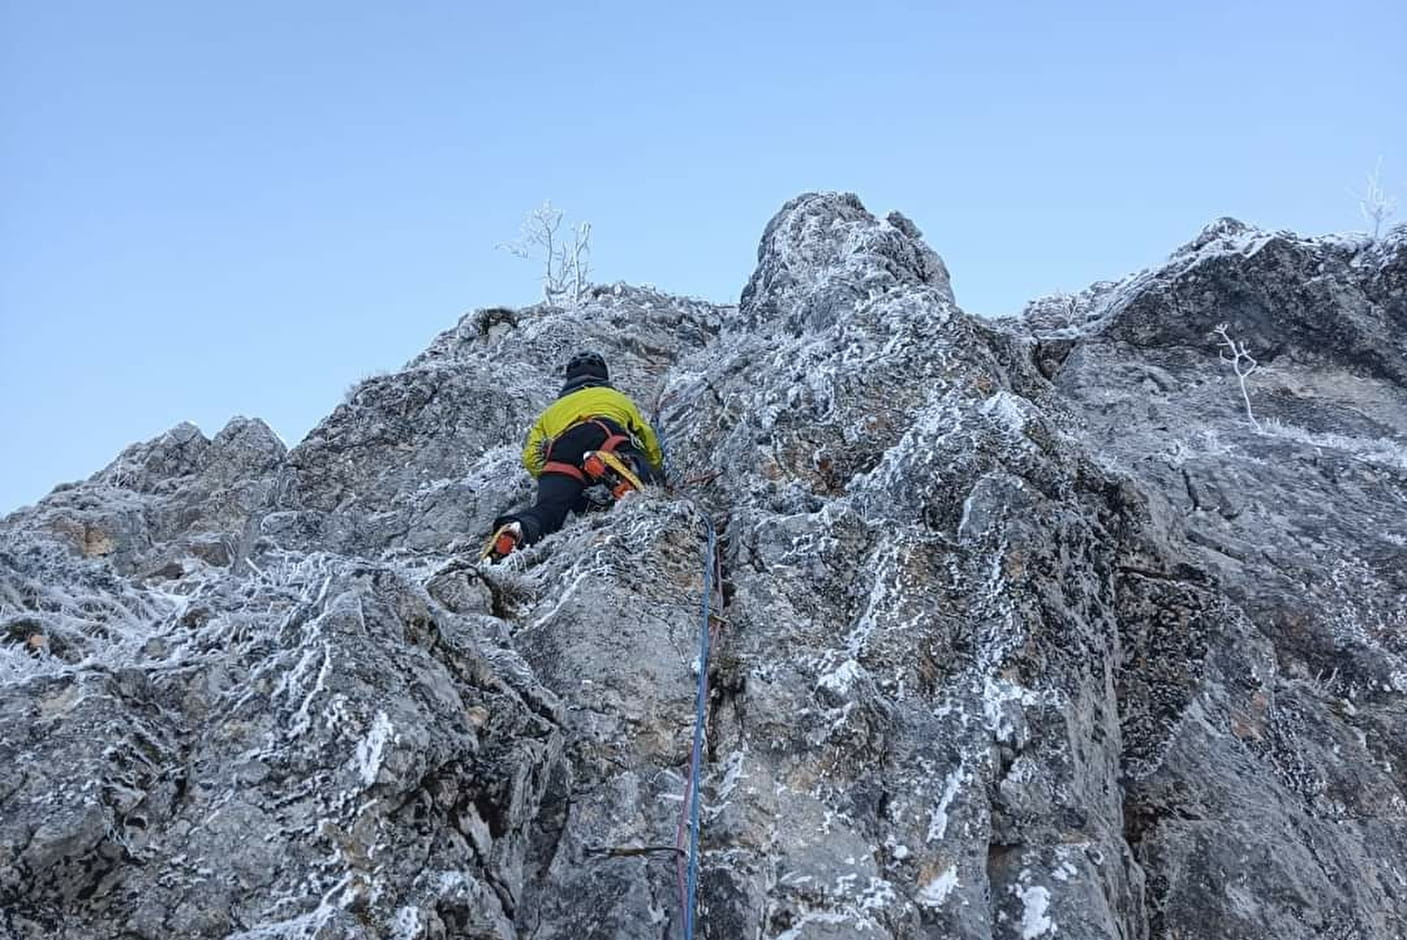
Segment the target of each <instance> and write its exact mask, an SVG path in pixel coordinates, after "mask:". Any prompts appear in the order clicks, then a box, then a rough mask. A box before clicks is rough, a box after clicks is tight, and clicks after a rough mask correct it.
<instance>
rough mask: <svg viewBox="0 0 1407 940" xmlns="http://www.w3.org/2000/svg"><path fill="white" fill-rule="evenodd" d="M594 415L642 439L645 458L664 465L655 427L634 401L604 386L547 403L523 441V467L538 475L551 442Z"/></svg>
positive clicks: (593, 387) (656, 466) (658, 465)
mask: <svg viewBox="0 0 1407 940" xmlns="http://www.w3.org/2000/svg"><path fill="white" fill-rule="evenodd" d="M592 418H606V419H608V420H610V421H614V422H615V423H616V424H618V425H620V426H621V427H623V428H625V430H626V431H627V432H629V433H630V434H632V435H634V437H635V439H636V440H638V441H639V442H640V449H641V450H642V451H643V452H644V454H645V459H647V460H648V461H650V464H651V465H652V466H654V468H655V469H656V470H659V469H662V468H663V465H664V454H663V453H662V452H661V451H660V442H659V438H657V437H655V429H654V428H652V427H650V422H648V421H646V420H645V419H644V418H643V417H641V415H640V409H639V408H636V407H635V402H633V401H631V400H630V399H629V398H628V397H627V396H625V395H623V394H622V393H620V392H618V391H616V390H615V389H613V388H609V387H607V386H604V385H593V386H589V387H587V388H583V389H578V390H577V391H575V392H572V393H570V394H568V395H563V396H562V397H561V398H559V399H557V400H556V401H554V402H553V403H552V404H550V405H548V406H547V408H546V409H545V410H544V411H543V412H542V414H540V415H538V416H537V420H536V421H534V422H533V426H532V428H531V429H530V430H529V431H528V439H527V440H526V441H525V442H524V443H523V466H525V467H527V468H528V472H529V473H531V474H532V475H533V476H537V475H538V474H539V473H541V472H542V465H543V464H544V463H546V462H547V449H548V448H549V447H551V446H552V442H553V441H554V440H556V439H557V438H558V437H560V436H561V435H562V434H564V433H566V430H567V428H570V427H572V426H573V425H576V424H580V423H581V422H583V421H589V420H591V419H592Z"/></svg>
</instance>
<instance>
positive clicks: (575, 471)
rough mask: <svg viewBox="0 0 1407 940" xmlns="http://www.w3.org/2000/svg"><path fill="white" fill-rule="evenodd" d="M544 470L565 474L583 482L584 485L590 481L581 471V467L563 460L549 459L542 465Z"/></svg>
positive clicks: (545, 471)
mask: <svg viewBox="0 0 1407 940" xmlns="http://www.w3.org/2000/svg"><path fill="white" fill-rule="evenodd" d="M542 472H543V473H561V474H565V475H566V476H569V477H571V478H572V479H573V480H576V481H577V482H578V483H581V484H583V485H584V484H586V483H587V482H588V481H587V479H586V474H584V473H582V472H581V468H580V467H578V466H576V465H575V464H569V463H565V462H563V461H561V460H549V461H547V463H545V464H543V465H542Z"/></svg>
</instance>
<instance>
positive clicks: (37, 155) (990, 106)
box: [0, 0, 1407, 512]
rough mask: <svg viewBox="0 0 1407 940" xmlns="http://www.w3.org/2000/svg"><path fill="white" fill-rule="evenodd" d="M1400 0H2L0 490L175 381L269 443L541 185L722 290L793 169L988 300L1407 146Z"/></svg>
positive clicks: (428, 317) (438, 313)
mask: <svg viewBox="0 0 1407 940" xmlns="http://www.w3.org/2000/svg"><path fill="white" fill-rule="evenodd" d="M1404 9H1407V4H1403V3H1402V2H1401V0H1381V2H1353V0H1350V2H1347V3H1339V4H1332V5H1331V4H1327V3H1323V2H1316V3H1313V4H1309V3H1304V2H1300V0H1288V2H1282V3H1279V4H1269V3H1236V2H1231V3H1226V2H1220V0H1218V2H1206V0H1190V2H1178V3H1160V4H1157V5H1156V6H1151V5H1146V4H1139V3H1128V2H1121V3H1113V2H1110V3H1075V2H1064V3H1046V2H1041V3H1018V4H994V3H970V4H954V3H937V2H926V3H908V4H900V3H886V2H870V3H863V4H855V3H848V2H847V3H838V2H831V0H808V2H802V3H787V4H779V3H766V4H757V5H754V4H751V3H748V4H741V3H736V4H735V3H726V2H710V3H706V4H688V5H684V4H664V3H659V2H652V3H636V4H624V3H607V4H592V3H571V4H568V3H538V4H532V3H526V4H523V3H492V4H489V3H475V2H467V0H463V2H420V3H414V2H411V3H369V2H348V0H340V2H336V3H330V2H329V3H314V2H296V3H289V2H283V0H280V2H263V0H257V2H244V0H241V2H237V3H235V2H230V3H189V2H184V0H183V2H166V3H154V2H122V3H109V2H102V0H91V2H85V3H71V2H63V0H30V2H21V3H16V2H12V0H0V186H2V187H3V202H2V203H0V361H2V363H3V368H0V441H3V444H0V451H2V452H3V454H4V459H3V460H0V512H4V511H8V510H10V509H13V508H15V507H17V506H19V505H20V504H22V503H26V502H31V501H33V500H35V499H37V498H38V497H40V496H41V495H43V494H44V493H45V492H47V491H48V489H49V488H50V487H51V486H52V485H54V484H56V483H59V482H61V481H64V480H71V479H77V478H81V477H84V476H86V475H88V474H90V473H92V472H93V471H95V470H97V469H99V468H100V467H101V466H103V465H104V464H105V463H107V461H108V460H110V459H111V458H112V457H113V456H114V455H115V454H116V453H117V451H118V450H119V449H120V448H121V447H122V446H124V445H125V444H127V443H128V442H130V441H133V440H138V439H144V438H147V437H151V436H153V435H156V434H158V433H160V432H161V431H162V430H164V429H165V428H167V427H169V426H171V425H172V424H175V423H176V422H178V421H181V420H193V421H195V422H196V423H198V424H199V425H200V426H201V427H202V428H203V429H204V430H205V431H206V433H207V434H214V433H215V432H216V431H218V430H219V429H220V427H221V426H223V424H224V422H225V421H226V420H227V419H228V418H229V417H231V416H232V415H235V414H246V415H255V416H260V417H263V418H264V419H265V420H267V421H268V422H269V423H270V424H271V425H272V426H273V427H274V429H275V430H276V431H278V432H279V433H280V434H281V435H282V436H283V437H284V439H285V440H286V441H287V442H288V443H289V444H294V443H296V442H297V441H298V440H299V438H301V437H302V435H303V434H304V433H306V432H307V431H308V429H309V428H310V427H311V426H312V425H313V424H315V423H316V422H317V420H318V419H319V418H320V417H321V416H322V415H324V414H326V413H327V412H328V411H330V410H331V409H332V408H333V407H334V406H335V405H336V404H337V402H338V401H339V400H340V398H341V396H342V394H343V392H344V390H345V389H346V387H347V386H348V385H349V384H350V383H352V382H353V381H354V380H356V379H357V378H359V377H360V376H362V375H364V374H366V373H368V372H372V371H376V370H382V369H390V368H395V367H397V366H399V365H400V364H401V363H402V362H404V361H405V360H406V359H408V358H410V357H411V356H412V355H414V354H415V353H416V352H418V351H419V350H420V349H421V348H422V347H423V346H424V345H425V344H426V343H427V342H428V341H429V339H430V338H431V337H432V336H433V335H434V334H435V333H436V332H438V331H439V330H441V329H443V328H445V327H447V326H449V325H451V324H452V323H453V322H454V321H455V319H456V318H457V317H458V316H459V315H460V314H461V313H462V312H464V311H465V310H468V309H470V308H473V307H478V306H485V305H490V304H503V303H507V304H521V303H527V302H530V301H532V300H533V299H534V296H535V292H536V283H535V281H534V275H535V271H534V269H532V268H530V267H529V266H528V265H527V264H526V263H525V262H522V261H519V260H517V259H515V258H513V257H511V256H509V255H507V254H505V253H503V252H496V251H495V250H494V245H495V244H496V243H498V242H501V241H504V240H507V239H510V238H512V237H513V236H514V235H515V234H516V232H517V228H518V224H519V221H520V219H521V217H522V215H523V213H524V212H525V211H526V210H527V209H529V208H531V207H532V206H534V205H536V204H538V203H540V202H541V201H542V200H543V199H544V198H547V197H550V198H551V199H553V200H554V202H556V203H557V204H558V205H560V206H562V207H563V208H565V209H566V210H567V211H568V212H569V214H570V216H571V217H573V218H579V219H588V220H590V221H591V222H592V223H593V225H594V236H593V247H594V249H595V251H594V263H595V272H594V273H595V274H596V275H597V279H599V280H602V281H615V280H626V281H632V282H649V283H653V284H655V285H657V286H659V287H661V288H664V289H667V290H671V291H675V292H678V293H684V294H693V295H697V296H703V297H707V298H710V299H716V300H735V299H736V298H737V296H738V293H739V291H740V289H741V288H742V285H743V283H744V282H745V280H746V278H747V276H748V274H749V273H750V271H751V266H752V263H753V260H754V256H755V251H756V246H757V239H758V236H759V235H760V234H761V231H762V227H763V225H764V224H765V223H766V221H767V219H768V218H769V217H770V216H771V215H772V213H773V212H774V211H775V210H776V209H777V208H778V207H779V206H780V205H781V203H782V202H784V201H785V200H786V199H788V198H789V197H791V196H793V195H795V194H797V193H799V192H802V191H804V190H809V189H845V190H853V191H855V192H857V193H859V194H860V196H861V198H863V199H864V201H865V203H866V204H867V205H868V206H869V207H870V209H871V210H872V211H875V212H877V213H883V212H885V211H888V210H889V209H894V208H897V209H900V210H902V211H903V212H905V213H906V214H907V215H909V216H910V217H911V218H913V219H914V220H915V221H916V222H917V223H918V224H919V226H920V227H921V228H922V229H923V230H924V232H925V233H926V235H927V237H928V240H929V242H930V243H931V244H932V245H933V246H934V247H935V248H936V249H937V250H938V252H939V253H940V254H942V255H943V257H944V258H945V259H946V261H947V262H948V266H949V268H950V269H951V270H952V274H953V284H954V287H955V290H956V292H957V296H958V301H959V303H961V304H962V305H964V306H965V307H966V308H967V309H969V310H972V311H973V312H977V313H984V314H994V313H1007V312H1014V311H1015V310H1017V309H1018V308H1019V307H1020V306H1021V304H1022V303H1023V302H1024V301H1025V300H1027V299H1029V298H1032V297H1034V296H1037V295H1040V294H1043V293H1048V292H1051V291H1055V290H1062V289H1065V290H1073V289H1078V288H1080V287H1083V286H1084V285H1085V284H1087V283H1088V282H1090V281H1093V280H1096V279H1100V278H1108V277H1116V276H1120V275H1122V274H1124V273H1127V272H1129V271H1132V270H1136V269H1138V268H1141V267H1144V266H1147V265H1149V264H1152V263H1155V262H1157V261H1159V260H1160V259H1161V258H1162V257H1164V256H1165V255H1166V254H1167V253H1168V252H1169V251H1171V250H1172V249H1173V248H1174V247H1175V246H1177V245H1178V244H1180V243H1181V242H1183V241H1185V240H1187V239H1188V238H1190V237H1191V236H1192V235H1193V234H1194V233H1195V232H1196V231H1197V229H1198V228H1200V226H1201V225H1202V224H1203V223H1205V222H1206V221H1208V220H1210V219H1211V218H1213V217H1216V216H1219V215H1228V214H1229V215H1236V216H1238V217H1240V218H1243V219H1246V220H1248V221H1252V222H1255V223H1257V224H1259V225H1262V226H1265V227H1276V228H1278V227H1288V228H1295V229H1299V230H1302V231H1310V232H1318V231H1329V230H1340V229H1353V228H1361V227H1362V223H1361V221H1360V219H1359V217H1358V215H1357V209H1356V205H1355V203H1354V201H1353V199H1352V197H1351V196H1350V195H1349V194H1348V190H1349V189H1350V188H1353V187H1360V186H1361V185H1362V182H1363V175H1364V173H1365V172H1366V171H1368V170H1369V169H1371V168H1372V166H1373V164H1374V162H1375V161H1376V160H1377V159H1378V157H1379V156H1381V157H1382V158H1383V160H1384V163H1383V174H1384V180H1385V181H1386V182H1388V183H1389V184H1390V185H1391V189H1392V191H1393V192H1394V194H1396V195H1397V196H1398V197H1399V199H1401V197H1402V196H1403V188H1404V186H1403V184H1404V183H1405V182H1407V66H1404V64H1403V63H1404V62H1407V13H1404Z"/></svg>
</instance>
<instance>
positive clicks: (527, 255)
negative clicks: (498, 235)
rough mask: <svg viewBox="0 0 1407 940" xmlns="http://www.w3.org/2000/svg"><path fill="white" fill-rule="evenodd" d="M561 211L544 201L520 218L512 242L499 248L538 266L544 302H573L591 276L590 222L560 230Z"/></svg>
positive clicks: (577, 298) (584, 288) (579, 297)
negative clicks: (521, 222) (521, 220)
mask: <svg viewBox="0 0 1407 940" xmlns="http://www.w3.org/2000/svg"><path fill="white" fill-rule="evenodd" d="M562 219H563V214H562V210H561V209H558V208H556V207H555V206H553V205H552V201H551V200H546V201H544V202H543V203H542V205H540V206H538V207H537V208H536V209H534V210H532V211H531V212H529V213H528V214H527V217H526V218H524V219H523V227H522V231H521V234H520V235H519V237H518V239H517V240H516V241H512V242H505V243H503V244H501V245H499V246H498V247H499V248H502V249H503V250H504V251H507V252H508V253H509V254H511V255H514V256H516V257H519V258H522V259H524V260H525V261H533V260H536V261H538V262H539V263H540V264H541V265H542V296H543V299H544V300H546V301H547V302H548V303H557V302H558V301H561V300H568V301H573V302H574V301H577V300H580V299H581V295H582V293H583V292H584V291H585V290H586V286H587V277H588V275H589V274H590V273H591V265H590V259H591V223H590V222H582V223H580V224H579V225H576V226H573V227H570V228H568V229H567V231H566V232H565V233H563V232H562V231H561V229H562Z"/></svg>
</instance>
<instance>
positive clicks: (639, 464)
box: [483, 352, 664, 561]
mask: <svg viewBox="0 0 1407 940" xmlns="http://www.w3.org/2000/svg"><path fill="white" fill-rule="evenodd" d="M603 464H604V466H603ZM523 466H525V467H527V468H528V472H529V473H531V474H532V475H533V476H534V477H536V478H537V501H536V502H535V503H533V505H532V507H531V508H529V509H525V510H523V511H522V512H518V513H507V514H504V515H502V516H499V517H498V518H497V519H495V520H494V522H493V528H494V533H493V535H492V536H491V537H490V538H489V541H488V544H487V545H486V546H485V548H484V552H483V557H485V558H488V559H491V560H493V561H497V560H498V559H500V558H502V557H504V556H505V555H507V554H509V553H510V552H512V551H513V549H515V548H517V547H518V546H519V545H531V544H532V543H534V542H536V541H537V540H538V539H540V538H542V537H544V536H546V535H550V534H551V533H553V532H556V531H557V530H558V529H560V528H561V527H562V525H563V523H565V522H566V519H567V513H568V512H581V511H583V510H584V509H586V507H587V500H586V496H585V493H586V490H587V488H589V487H590V486H592V485H593V484H595V483H598V482H606V483H608V485H609V484H613V486H612V487H611V488H612V495H613V496H615V497H617V498H619V497H620V496H622V495H624V493H625V492H626V491H628V490H630V489H634V488H635V486H634V484H635V482H641V483H662V482H664V455H663V453H662V452H661V450H660V444H659V439H658V438H657V437H656V436H655V431H654V429H653V428H651V427H650V423H649V422H648V421H646V420H645V419H644V418H643V417H642V416H641V414H640V409H639V408H637V407H635V403H634V402H633V401H631V400H630V399H629V398H628V397H627V396H625V395H624V394H622V393H621V392H619V391H617V390H616V389H615V387H614V386H612V385H611V376H610V371H609V370H608V369H607V368H606V360H605V359H602V358H601V356H600V355H598V354H597V353H594V352H579V353H577V354H576V355H575V356H572V358H571V360H570V361H569V362H568V363H567V368H566V384H564V385H563V386H562V390H561V392H559V393H558V395H557V400H556V401H554V402H553V403H552V404H551V405H549V406H548V407H547V408H546V410H544V411H543V412H542V414H540V415H538V417H537V420H536V421H534V422H533V426H532V428H531V429H530V430H529V431H528V437H527V441H526V443H524V445H523Z"/></svg>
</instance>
